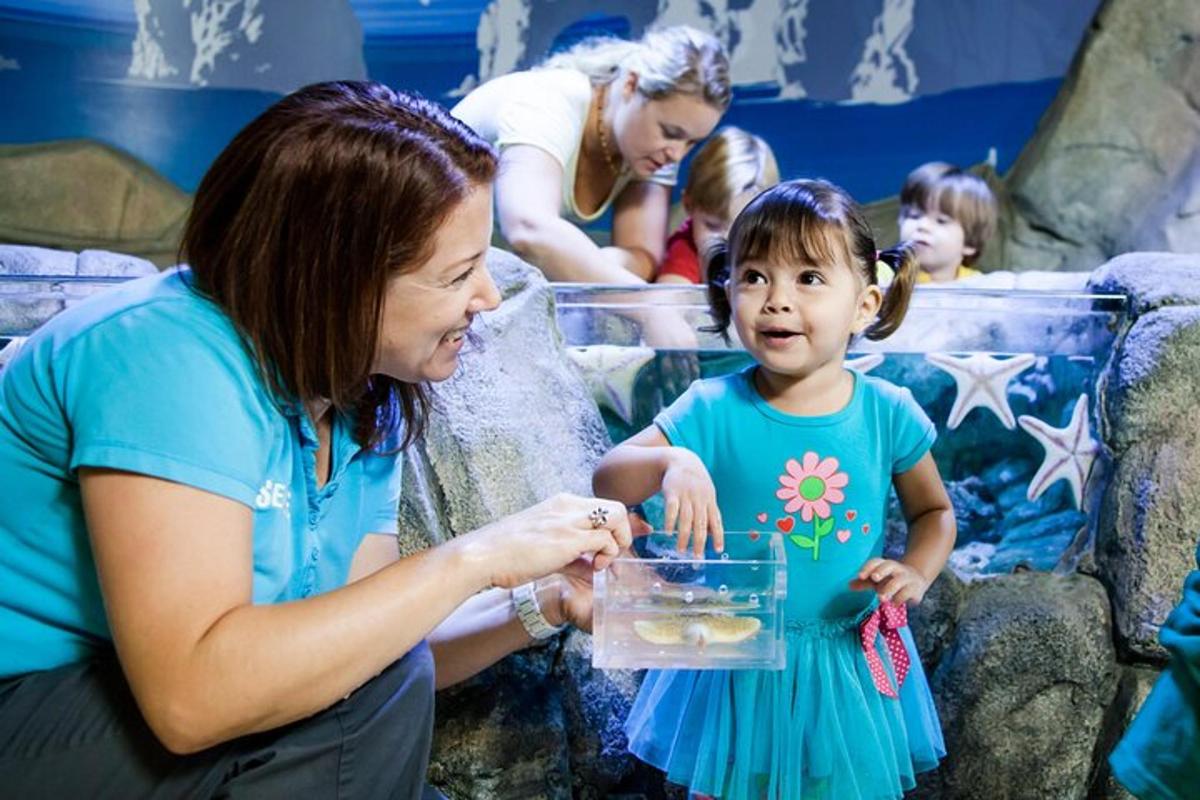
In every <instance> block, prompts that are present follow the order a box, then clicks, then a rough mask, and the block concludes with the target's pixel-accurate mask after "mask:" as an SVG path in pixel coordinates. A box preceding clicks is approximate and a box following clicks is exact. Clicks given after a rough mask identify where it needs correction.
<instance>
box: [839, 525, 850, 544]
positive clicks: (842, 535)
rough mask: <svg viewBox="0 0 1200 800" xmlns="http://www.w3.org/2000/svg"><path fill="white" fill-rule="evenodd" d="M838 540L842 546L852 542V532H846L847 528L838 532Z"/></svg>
mask: <svg viewBox="0 0 1200 800" xmlns="http://www.w3.org/2000/svg"><path fill="white" fill-rule="evenodd" d="M837 539H838V541H839V542H841V543H842V544H845V543H846V542H848V541H850V531H848V530H846V529H845V528H842V529H841V530H840V531H838V532H837Z"/></svg>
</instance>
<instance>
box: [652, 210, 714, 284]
mask: <svg viewBox="0 0 1200 800" xmlns="http://www.w3.org/2000/svg"><path fill="white" fill-rule="evenodd" d="M658 274H659V275H660V276H661V275H679V276H680V277H683V278H686V279H688V280H689V281H691V282H692V283H704V278H703V276H702V275H701V274H700V253H699V252H698V251H697V250H696V243H695V242H693V241H692V218H691V217H688V218H687V219H685V220H684V221H683V224H682V225H680V226H679V230H677V231H675V232H674V233H672V234H671V236H670V238H668V239H667V252H666V254H665V255H663V262H662V267H660V268H659V270H658Z"/></svg>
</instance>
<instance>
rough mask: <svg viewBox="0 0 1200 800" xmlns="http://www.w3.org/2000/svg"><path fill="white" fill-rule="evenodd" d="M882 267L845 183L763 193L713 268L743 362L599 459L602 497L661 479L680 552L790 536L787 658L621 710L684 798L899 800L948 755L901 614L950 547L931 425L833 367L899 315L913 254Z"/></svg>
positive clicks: (720, 326) (714, 300)
mask: <svg viewBox="0 0 1200 800" xmlns="http://www.w3.org/2000/svg"><path fill="white" fill-rule="evenodd" d="M879 259H880V260H882V261H884V262H885V263H887V264H888V266H889V267H891V268H892V270H893V271H894V272H895V278H894V279H893V281H892V283H891V286H890V287H889V289H888V291H887V294H886V295H885V294H884V293H883V291H882V290H881V289H880V288H879V286H878V283H877V271H876V270H877V266H876V264H877V258H876V250H875V243H874V241H873V239H872V236H871V233H870V228H869V226H868V225H867V223H866V222H865V220H864V219H863V216H862V213H861V211H860V210H859V208H858V206H857V205H856V204H855V203H854V201H853V200H852V199H851V198H850V197H849V196H848V195H847V194H846V193H845V192H844V191H843V190H841V189H840V188H838V187H836V186H833V185H832V184H829V183H826V182H824V181H791V182H788V183H783V184H780V185H778V186H776V187H774V188H772V189H769V190H767V191H766V192H764V193H762V194H760V195H759V196H758V197H757V198H755V199H754V200H753V201H751V203H750V204H749V205H748V206H747V207H746V209H745V210H744V211H743V212H742V213H741V214H740V215H739V216H738V218H737V219H736V220H735V221H734V223H733V227H732V229H731V230H730V235H729V239H728V242H727V243H726V244H725V245H724V247H722V248H718V249H717V250H715V251H713V252H712V253H710V255H709V264H708V276H709V297H710V302H711V305H712V310H713V316H714V319H715V321H716V329H717V330H720V331H722V332H725V331H726V330H727V328H728V326H729V324H730V322H732V325H733V329H734V331H736V334H737V336H738V339H739V340H740V341H741V343H742V345H743V346H744V347H745V349H746V351H747V352H748V353H749V354H750V355H751V356H752V357H753V359H754V361H755V362H756V363H755V364H754V365H753V366H751V367H750V368H748V369H746V370H744V371H742V372H738V373H735V374H732V375H727V376H723V377H718V378H710V379H706V380H701V381H697V382H696V383H694V384H693V385H692V386H691V387H690V388H689V389H688V390H687V391H686V392H685V393H684V394H683V395H682V396H681V397H680V398H679V399H678V400H677V401H676V402H675V403H673V404H672V405H671V406H670V407H669V408H667V409H666V410H664V411H663V412H662V413H661V414H659V415H658V417H656V418H655V420H654V425H652V426H651V427H649V428H647V429H645V430H643V431H642V432H640V433H638V434H636V435H635V436H633V437H631V438H630V439H629V440H627V441H626V442H624V443H622V444H621V445H620V446H618V447H616V448H614V449H613V450H612V451H611V452H610V453H608V454H607V455H606V456H605V457H604V459H603V460H602V461H601V463H600V464H599V466H598V467H597V470H596V475H595V478H594V485H595V489H596V493H597V494H598V495H600V496H604V497H610V498H613V499H617V500H620V501H622V502H625V503H627V504H630V505H632V504H635V503H639V502H641V501H643V500H645V499H646V498H647V497H649V496H650V495H651V494H653V493H655V492H658V491H661V492H662V494H663V500H664V503H665V511H664V528H665V529H666V530H668V531H673V530H675V529H676V528H678V540H677V541H678V546H679V548H680V549H681V550H682V549H685V548H686V547H687V545H688V543H689V541H690V542H691V545H692V548H693V550H694V552H695V553H697V554H700V553H702V552H704V550H705V547H706V543H708V544H710V546H711V547H712V548H715V549H716V550H717V551H723V552H725V551H726V545H728V547H729V550H728V551H727V552H730V554H731V555H732V556H734V557H735V558H736V557H737V555H738V554H737V552H735V551H736V550H737V548H738V547H739V544H738V542H739V541H740V542H744V541H746V539H744V538H742V537H729V540H728V541H726V539H725V536H724V531H725V529H726V527H728V528H729V529H730V530H750V531H752V532H751V534H750V535H749V536H750V538H753V537H754V536H756V535H760V536H761V535H763V534H764V533H766V532H774V531H779V532H781V533H782V534H783V538H784V541H785V547H786V549H787V562H788V576H787V580H788V594H787V600H786V607H785V619H786V624H785V627H786V641H787V664H786V667H785V668H784V669H783V670H779V671H765V670H757V671H756V670H740V671H727V670H660V671H651V672H649V673H647V675H646V678H645V680H644V682H643V684H642V687H641V690H640V692H639V694H638V696H637V699H636V700H635V701H634V704H633V708H632V710H631V712H630V715H629V718H628V720H627V722H626V733H627V734H628V737H629V747H630V749H631V750H632V752H633V753H634V754H635V755H637V756H638V757H639V758H641V759H643V760H644V761H646V762H648V763H650V764H652V765H654V766H656V767H658V768H660V769H662V770H664V771H665V772H666V774H667V777H668V779H669V780H671V781H673V782H675V783H679V784H682V785H684V786H687V787H688V788H689V790H690V791H691V792H692V793H694V794H696V795H703V796H711V797H717V798H726V799H728V800H743V798H745V799H747V800H760V799H761V798H768V799H769V800H799V799H801V798H803V799H804V800H809V799H810V798H811V799H813V800H816V799H817V798H821V799H824V800H856V798H863V799H864V800H865V799H866V798H870V799H871V800H874V799H875V798H899V797H901V795H902V794H903V793H904V791H905V790H906V789H909V788H912V787H913V786H914V785H915V777H914V776H915V774H916V773H918V772H921V771H924V770H928V769H932V768H934V767H935V766H936V765H937V762H938V760H939V759H940V758H941V757H942V756H944V755H945V749H944V745H943V742H942V735H941V728H940V725H939V723H938V719H937V712H936V710H935V708H934V705H933V699H932V697H931V695H930V693H929V686H928V683H927V682H926V679H925V675H924V672H923V670H922V667H921V662H920V660H919V659H918V657H917V653H916V649H915V647H914V645H913V640H912V636H911V634H910V632H909V630H908V626H907V613H906V608H907V605H909V604H915V603H918V602H920V600H921V599H922V597H923V596H924V594H925V592H926V590H927V589H928V587H929V584H930V583H931V582H932V581H933V580H934V578H936V577H937V575H938V573H939V572H940V571H941V569H942V567H943V566H944V565H945V562H946V559H947V557H948V556H949V554H950V550H951V548H952V547H953V544H954V535H955V523H954V514H953V509H952V508H951V505H950V500H949V498H948V497H947V495H946V490H945V487H944V486H943V484H942V481H941V478H940V476H939V475H938V471H937V466H936V465H935V464H934V461H933V458H932V456H931V455H930V452H929V449H930V447H931V445H932V444H933V441H934V436H935V431H934V426H933V424H932V423H931V422H930V421H929V418H928V417H927V416H926V415H925V414H924V412H923V411H922V410H921V408H920V407H919V406H918V405H917V404H916V402H915V401H914V400H913V398H912V395H911V394H910V393H909V392H908V390H907V389H901V388H898V387H896V386H893V385H892V384H889V383H887V382H886V381H883V380H880V379H877V378H871V377H868V376H864V375H859V374H857V373H855V372H852V371H850V370H847V369H846V368H845V367H844V365H843V362H844V360H845V356H846V351H847V348H848V346H849V343H850V341H851V339H852V338H853V337H854V336H856V335H859V334H863V335H865V336H866V337H867V338H870V339H881V338H883V337H885V336H888V335H889V334H891V333H892V332H893V331H895V329H896V328H897V327H898V326H899V325H900V322H901V320H902V319H903V317H904V314H905V311H906V309H907V307H908V301H909V298H910V296H911V292H912V286H913V283H914V281H915V278H916V273H917V262H916V258H915V256H914V253H913V250H912V248H911V247H909V246H907V245H901V246H899V247H897V248H896V249H894V250H891V251H885V252H884V253H882V254H880V256H879ZM893 486H894V487H895V489H896V492H897V494H898V496H899V498H900V502H901V507H902V509H903V511H904V515H905V518H906V519H907V522H908V528H909V537H908V546H907V548H906V552H905V555H904V556H903V558H902V559H901V560H899V561H895V560H890V559H886V558H883V545H884V532H885V527H886V525H885V523H886V511H887V496H888V492H889V490H890V489H891V488H892V487H893ZM735 538H736V539H737V541H735ZM709 539H711V542H708V540H709Z"/></svg>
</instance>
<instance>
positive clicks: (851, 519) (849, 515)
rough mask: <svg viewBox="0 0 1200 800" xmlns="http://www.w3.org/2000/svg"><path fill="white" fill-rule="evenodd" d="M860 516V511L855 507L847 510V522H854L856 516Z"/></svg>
mask: <svg viewBox="0 0 1200 800" xmlns="http://www.w3.org/2000/svg"><path fill="white" fill-rule="evenodd" d="M857 516H858V512H857V511H855V510H854V509H853V508H852V509H850V510H849V511H847V512H846V522H854V518H855V517H857Z"/></svg>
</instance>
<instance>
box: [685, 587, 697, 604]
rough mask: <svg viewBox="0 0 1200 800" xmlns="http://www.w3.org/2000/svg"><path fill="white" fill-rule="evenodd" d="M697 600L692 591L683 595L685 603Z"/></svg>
mask: <svg viewBox="0 0 1200 800" xmlns="http://www.w3.org/2000/svg"><path fill="white" fill-rule="evenodd" d="M695 599H696V595H695V593H693V592H692V591H691V590H690V589H689V590H688V591H686V592H684V593H683V602H685V603H690V602H692V601H693V600H695Z"/></svg>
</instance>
